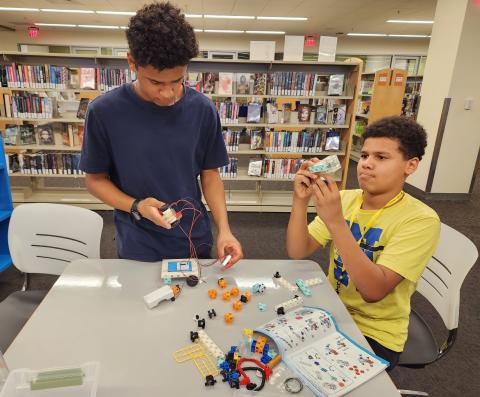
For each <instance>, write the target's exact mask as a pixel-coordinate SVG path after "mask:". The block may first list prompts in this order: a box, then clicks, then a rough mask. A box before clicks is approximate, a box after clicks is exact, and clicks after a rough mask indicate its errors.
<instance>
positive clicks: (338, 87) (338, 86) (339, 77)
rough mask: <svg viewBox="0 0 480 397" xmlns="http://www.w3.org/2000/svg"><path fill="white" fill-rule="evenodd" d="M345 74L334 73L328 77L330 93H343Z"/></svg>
mask: <svg viewBox="0 0 480 397" xmlns="http://www.w3.org/2000/svg"><path fill="white" fill-rule="evenodd" d="M344 80H345V75H343V74H332V75H330V77H329V79H328V95H343V84H344Z"/></svg>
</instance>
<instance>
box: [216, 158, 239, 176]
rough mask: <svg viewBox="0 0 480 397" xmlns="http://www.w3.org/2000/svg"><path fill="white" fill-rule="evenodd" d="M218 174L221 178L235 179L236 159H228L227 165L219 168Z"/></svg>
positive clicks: (236, 170)
mask: <svg viewBox="0 0 480 397" xmlns="http://www.w3.org/2000/svg"><path fill="white" fill-rule="evenodd" d="M219 172H220V176H221V177H223V178H236V177H237V175H238V159H237V158H234V157H230V158H229V161H228V164H227V165H224V166H223V167H220V168H219Z"/></svg>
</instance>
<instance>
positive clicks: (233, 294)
mask: <svg viewBox="0 0 480 397" xmlns="http://www.w3.org/2000/svg"><path fill="white" fill-rule="evenodd" d="M239 293H240V290H239V289H238V288H237V287H233V288H232V289H231V290H230V294H231V295H232V296H238V294H239Z"/></svg>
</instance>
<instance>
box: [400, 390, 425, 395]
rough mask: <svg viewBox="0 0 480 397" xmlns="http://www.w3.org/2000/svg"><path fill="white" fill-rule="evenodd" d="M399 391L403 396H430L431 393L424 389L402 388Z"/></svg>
mask: <svg viewBox="0 0 480 397" xmlns="http://www.w3.org/2000/svg"><path fill="white" fill-rule="evenodd" d="M398 391H399V393H400V394H401V395H402V396H428V395H429V394H428V393H425V392H424V391H415V390H402V389H398Z"/></svg>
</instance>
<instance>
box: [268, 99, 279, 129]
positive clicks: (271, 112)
mask: <svg viewBox="0 0 480 397" xmlns="http://www.w3.org/2000/svg"><path fill="white" fill-rule="evenodd" d="M267 123H269V124H276V123H278V107H277V104H276V103H274V102H267Z"/></svg>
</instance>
